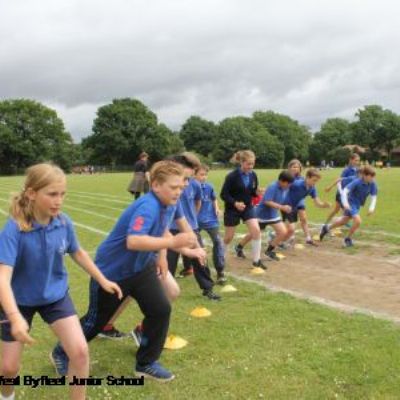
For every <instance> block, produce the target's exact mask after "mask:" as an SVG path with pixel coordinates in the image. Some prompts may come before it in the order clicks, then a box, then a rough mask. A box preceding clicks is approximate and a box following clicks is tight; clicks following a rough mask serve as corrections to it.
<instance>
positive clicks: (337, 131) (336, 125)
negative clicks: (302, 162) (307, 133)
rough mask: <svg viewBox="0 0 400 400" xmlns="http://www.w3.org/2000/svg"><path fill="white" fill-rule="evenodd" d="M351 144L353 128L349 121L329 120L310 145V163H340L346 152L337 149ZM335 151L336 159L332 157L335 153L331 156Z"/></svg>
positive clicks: (340, 119)
mask: <svg viewBox="0 0 400 400" xmlns="http://www.w3.org/2000/svg"><path fill="white" fill-rule="evenodd" d="M351 142H352V127H351V123H350V122H349V121H347V120H345V119H343V118H330V119H327V120H326V121H325V122H324V123H323V124H322V125H321V129H320V131H319V132H317V133H316V134H315V135H314V137H313V140H312V142H311V144H310V161H311V163H313V164H315V165H316V164H319V163H320V162H321V160H324V159H325V160H331V159H332V160H333V161H335V162H339V161H338V160H339V159H341V157H342V154H344V153H345V152H340V151H339V150H337V148H340V147H342V146H344V145H346V144H351ZM333 150H335V153H334V154H335V157H333V156H332V154H333V153H331V154H330V152H332V151H333ZM339 154H340V156H339ZM336 156H338V157H336ZM340 164H341V163H340Z"/></svg>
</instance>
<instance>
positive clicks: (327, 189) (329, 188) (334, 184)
mask: <svg viewBox="0 0 400 400" xmlns="http://www.w3.org/2000/svg"><path fill="white" fill-rule="evenodd" d="M341 181H342V178H337V179H336V180H335V182H333V183H332V184H331V185H329V186H327V187H326V188H325V192H326V193H328V192H330V191H331V190H332V188H333V187H334V186H337V184H338V183H340V182H341Z"/></svg>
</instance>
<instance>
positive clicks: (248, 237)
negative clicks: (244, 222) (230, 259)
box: [239, 233, 251, 248]
mask: <svg viewBox="0 0 400 400" xmlns="http://www.w3.org/2000/svg"><path fill="white" fill-rule="evenodd" d="M249 242H251V233H246V236H245V237H243V238H242V239H240V241H239V246H240V247H242V248H243V247H245V246H246V244H247V243H249Z"/></svg>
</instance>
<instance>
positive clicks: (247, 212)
mask: <svg viewBox="0 0 400 400" xmlns="http://www.w3.org/2000/svg"><path fill="white" fill-rule="evenodd" d="M252 218H256V213H255V210H254V207H253V206H247V207H246V208H245V209H244V210H243V211H239V210H232V209H227V210H225V212H224V225H225V226H237V225H239V224H240V220H242V221H243V222H245V221H247V220H248V219H252Z"/></svg>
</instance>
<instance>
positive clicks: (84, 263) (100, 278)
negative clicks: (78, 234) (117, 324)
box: [71, 248, 122, 300]
mask: <svg viewBox="0 0 400 400" xmlns="http://www.w3.org/2000/svg"><path fill="white" fill-rule="evenodd" d="M71 258H72V259H73V260H74V261H75V262H76V263H77V264H78V265H79V266H80V267H82V268H83V269H84V270H85V271H86V272H87V273H88V274H89V275H90V276H91V277H92V278H93V279H94V280H95V281H97V282H98V283H99V285H100V286H101V287H102V288H103V289H104V290H105V291H106V292H108V293H115V294H116V295H117V297H118V298H119V299H120V300H121V299H122V291H121V288H120V287H119V286H118V285H117V284H116V283H114V282H111V281H110V280H108V279H107V278H106V277H105V276H104V275H103V274H102V272H101V271H100V270H99V269H98V268H97V266H96V264H95V263H94V262H93V260H92V259H91V257H90V256H89V254H88V253H87V252H86V251H85V250H83V249H81V248H79V249H78V250H77V251H76V252H75V253H71Z"/></svg>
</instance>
